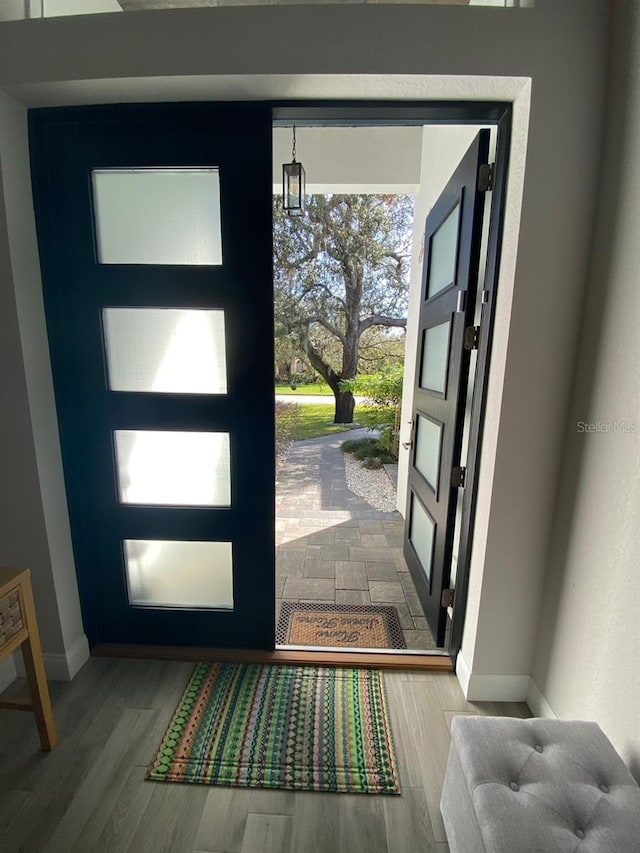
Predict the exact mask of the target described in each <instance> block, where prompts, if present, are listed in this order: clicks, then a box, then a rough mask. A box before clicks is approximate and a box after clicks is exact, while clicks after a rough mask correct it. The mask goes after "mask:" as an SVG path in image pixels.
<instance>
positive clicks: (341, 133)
mask: <svg viewBox="0 0 640 853" xmlns="http://www.w3.org/2000/svg"><path fill="white" fill-rule="evenodd" d="M421 137H422V131H421V128H420V127H297V128H296V149H297V153H296V159H297V160H299V161H300V162H301V163H302V164H303V166H304V168H305V171H306V175H307V192H308V193H310V194H314V193H331V192H334V193H363V192H367V193H414V192H415V190H416V187H417V185H418V181H419V180H420V145H421ZM292 139H293V132H292V129H291V128H290V127H276V128H274V131H273V185H274V192H278V193H281V192H282V164H283V163H289V162H290V161H291V142H292Z"/></svg>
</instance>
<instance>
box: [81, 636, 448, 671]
mask: <svg viewBox="0 0 640 853" xmlns="http://www.w3.org/2000/svg"><path fill="white" fill-rule="evenodd" d="M91 654H92V656H94V657H114V658H146V659H150V660H183V661H203V660H210V661H221V662H230V663H262V664H281V665H284V664H288V665H290V666H291V665H293V666H352V667H360V668H362V669H395V670H415V671H421V672H453V671H454V668H453V661H452V660H451V658H450V657H449V655H448V654H446V653H445V654H443V653H441V652H440V653H439V652H436V653H422V654H421V653H419V652H418V653H407V652H393V653H388V652H384V651H383V652H381V651H379V650H376V651H373V652H354V651H352V650H351V649H335V648H326V649H320V650H318V649H310V648H309V649H300V648H298V649H289V648H287V647H286V646H280V647H278V648H276V649H273V650H268V649H264V650H260V649H211V648H201V647H192V646H146V645H130V644H124V643H98V644H97V645H95V646H94V647H93V648H92V649H91Z"/></svg>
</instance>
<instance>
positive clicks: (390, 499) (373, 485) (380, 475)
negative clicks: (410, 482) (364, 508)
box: [343, 453, 396, 512]
mask: <svg viewBox="0 0 640 853" xmlns="http://www.w3.org/2000/svg"><path fill="white" fill-rule="evenodd" d="M343 455H344V473H345V478H346V481H347V488H348V489H350V490H351V491H352V492H353V493H354V495H358V497H359V498H363V499H364V500H365V501H367V503H370V504H371V506H372V507H373V508H374V509H376V510H378V512H394V511H395V509H396V490H395V488H394V486H393V483H392V482H391V480H390V479H389V475H388V474H387V472H386V471H385V470H384V468H374V469H371V468H363V467H362V465H361V464H360V463H359V462H358V460H357V459H354V458H353V456H351V454H349V453H345V454H343Z"/></svg>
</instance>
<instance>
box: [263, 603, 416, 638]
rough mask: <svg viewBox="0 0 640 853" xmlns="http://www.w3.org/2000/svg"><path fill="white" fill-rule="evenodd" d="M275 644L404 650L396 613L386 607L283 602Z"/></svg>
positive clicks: (394, 610) (393, 609)
mask: <svg viewBox="0 0 640 853" xmlns="http://www.w3.org/2000/svg"><path fill="white" fill-rule="evenodd" d="M276 643H278V644H280V645H284V646H338V647H340V648H348V649H356V648H359V649H404V648H406V645H405V641H404V635H403V633H402V628H401V627H400V621H399V619H398V611H397V610H396V608H395V607H392V606H390V605H382V604H379V605H375V604H312V603H309V604H307V603H304V602H296V601H283V602H282V605H281V609H280V617H279V619H278V626H277V628H276Z"/></svg>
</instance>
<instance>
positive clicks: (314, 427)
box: [293, 403, 358, 441]
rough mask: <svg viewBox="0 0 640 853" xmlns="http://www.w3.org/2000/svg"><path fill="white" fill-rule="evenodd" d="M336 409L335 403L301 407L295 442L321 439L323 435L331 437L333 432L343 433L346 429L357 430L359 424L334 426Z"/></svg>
mask: <svg viewBox="0 0 640 853" xmlns="http://www.w3.org/2000/svg"><path fill="white" fill-rule="evenodd" d="M334 412H335V408H334V405H333V403H327V404H325V403H313V404H308V405H307V404H305V405H301V406H300V422H299V423H298V425H297V427H296V429H295V432H294V435H293V440H294V441H300V440H302V439H306V438H320V436H323V435H330V434H331V433H332V432H343V431H344V430H346V429H356V428H357V426H358V424H349V426H343V425H342V424H334V423H333V416H334Z"/></svg>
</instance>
